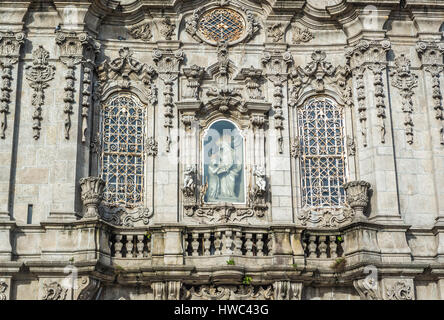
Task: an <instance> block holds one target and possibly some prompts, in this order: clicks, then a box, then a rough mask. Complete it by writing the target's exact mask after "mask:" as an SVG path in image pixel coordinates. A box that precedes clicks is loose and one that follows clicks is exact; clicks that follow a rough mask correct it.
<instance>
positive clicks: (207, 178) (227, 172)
mask: <svg viewBox="0 0 444 320" xmlns="http://www.w3.org/2000/svg"><path fill="white" fill-rule="evenodd" d="M203 151H204V152H203V171H204V172H203V181H204V184H205V185H206V186H207V190H206V194H205V202H229V203H244V202H245V177H244V138H243V137H242V135H241V134H240V132H239V129H238V128H237V127H236V125H234V124H233V123H232V122H230V121H227V120H219V121H216V122H214V123H213V124H212V125H211V126H210V127H209V129H208V130H207V131H206V132H205V135H204V139H203Z"/></svg>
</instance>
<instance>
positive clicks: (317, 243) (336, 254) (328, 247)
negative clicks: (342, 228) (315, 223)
mask: <svg viewBox="0 0 444 320" xmlns="http://www.w3.org/2000/svg"><path fill="white" fill-rule="evenodd" d="M343 242H344V237H343V236H342V235H341V234H339V233H318V232H307V233H306V234H305V235H304V237H303V240H302V244H303V248H304V252H305V256H306V258H307V259H337V258H340V257H343V255H344V250H343V248H342V243H343Z"/></svg>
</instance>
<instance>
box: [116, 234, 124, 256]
mask: <svg viewBox="0 0 444 320" xmlns="http://www.w3.org/2000/svg"><path fill="white" fill-rule="evenodd" d="M122 247H123V243H122V235H121V234H116V243H115V244H114V249H115V255H116V258H122Z"/></svg>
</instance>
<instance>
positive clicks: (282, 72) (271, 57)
mask: <svg viewBox="0 0 444 320" xmlns="http://www.w3.org/2000/svg"><path fill="white" fill-rule="evenodd" d="M261 60H262V64H263V65H264V66H265V67H266V70H267V78H268V79H269V80H270V81H271V82H272V83H273V85H274V90H273V104H272V106H273V109H274V116H273V118H274V128H275V129H276V130H277V131H278V134H277V145H278V152H279V153H283V152H284V147H283V146H284V137H283V134H282V132H283V130H284V115H283V110H282V107H283V105H282V104H283V98H284V94H283V90H282V88H283V86H284V84H285V82H286V81H287V76H288V74H287V69H288V67H289V66H290V65H291V64H292V63H293V57H292V56H291V54H290V52H285V53H283V54H281V53H279V52H265V53H264V55H263V56H262V59H261Z"/></svg>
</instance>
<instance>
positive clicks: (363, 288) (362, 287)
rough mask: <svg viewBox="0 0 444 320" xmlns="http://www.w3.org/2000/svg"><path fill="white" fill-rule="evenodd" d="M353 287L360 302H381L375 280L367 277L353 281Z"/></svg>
mask: <svg viewBox="0 0 444 320" xmlns="http://www.w3.org/2000/svg"><path fill="white" fill-rule="evenodd" d="M353 286H354V287H355V289H356V291H358V294H359V296H360V297H361V300H381V297H380V295H379V292H378V283H377V281H375V279H373V278H371V277H367V278H365V279H360V280H355V281H353Z"/></svg>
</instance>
